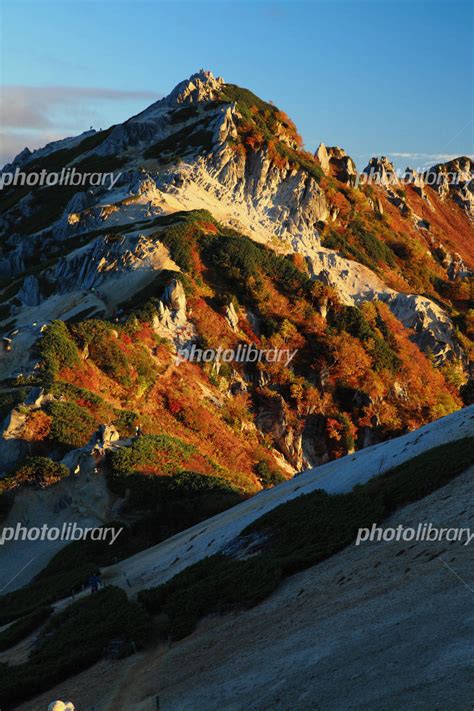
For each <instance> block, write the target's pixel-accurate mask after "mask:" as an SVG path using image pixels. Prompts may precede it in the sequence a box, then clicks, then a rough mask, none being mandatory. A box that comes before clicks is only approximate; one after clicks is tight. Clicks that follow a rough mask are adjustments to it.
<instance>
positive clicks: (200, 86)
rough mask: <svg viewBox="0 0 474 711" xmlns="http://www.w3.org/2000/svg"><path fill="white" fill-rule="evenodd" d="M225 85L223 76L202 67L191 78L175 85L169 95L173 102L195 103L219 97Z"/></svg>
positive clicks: (168, 99)
mask: <svg viewBox="0 0 474 711" xmlns="http://www.w3.org/2000/svg"><path fill="white" fill-rule="evenodd" d="M223 86H224V80H223V79H222V77H217V78H216V77H215V76H214V74H213V73H212V72H211V71H208V70H205V69H200V70H199V71H198V72H196V73H195V74H192V75H191V76H190V77H189V79H184V80H183V81H181V82H180V83H179V84H177V85H176V86H175V88H174V89H173V91H172V92H171V94H169V96H168V97H167V101H168V103H171V104H194V103H198V102H200V101H211V100H213V99H215V98H217V96H218V94H219V91H220V90H221V88H222V87H223Z"/></svg>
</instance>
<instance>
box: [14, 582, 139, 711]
mask: <svg viewBox="0 0 474 711" xmlns="http://www.w3.org/2000/svg"><path fill="white" fill-rule="evenodd" d="M151 631H152V622H151V620H150V618H149V616H148V615H147V613H146V612H145V610H144V609H143V608H142V607H141V606H140V605H138V604H136V603H134V602H131V601H129V600H128V598H127V595H126V594H125V592H124V591H123V590H120V589H118V588H115V587H109V588H105V589H104V590H102V591H100V592H98V593H96V594H94V595H91V596H90V597H88V598H86V599H83V600H79V601H78V602H76V603H74V604H72V605H70V606H69V607H67V608H66V609H65V610H64V611H63V612H60V613H59V614H57V615H54V616H53V617H52V618H51V619H50V621H49V623H48V625H47V626H46V629H45V630H44V634H43V635H42V637H41V639H40V643H39V645H38V646H37V647H36V648H35V649H34V651H33V652H32V653H31V654H30V658H29V659H28V661H27V662H25V663H24V664H19V665H16V666H10V665H6V664H5V665H2V668H1V674H0V703H1V704H2V708H6V709H8V708H13V706H14V705H17V704H18V703H20V702H21V701H24V700H26V699H28V698H31V697H32V696H35V695H36V694H39V693H41V692H43V691H46V690H47V689H50V688H51V687H52V686H54V685H55V684H57V683H59V682H61V681H63V680H64V679H67V678H68V677H70V676H72V675H74V674H77V673H78V672H80V671H81V670H83V669H87V668H88V667H90V666H92V665H93V664H95V663H96V662H97V661H99V660H100V659H101V658H102V657H103V656H104V653H106V651H107V648H108V645H110V643H111V642H113V641H115V640H121V642H122V647H121V649H122V653H123V654H132V653H133V651H134V650H135V649H140V648H141V647H142V646H143V645H144V644H145V643H146V641H147V639H148V638H149V636H150V633H151Z"/></svg>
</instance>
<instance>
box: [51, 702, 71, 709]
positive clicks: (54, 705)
mask: <svg viewBox="0 0 474 711" xmlns="http://www.w3.org/2000/svg"><path fill="white" fill-rule="evenodd" d="M75 708H76V707H75V706H74V704H73V703H72V701H51V703H50V704H49V706H48V711H75Z"/></svg>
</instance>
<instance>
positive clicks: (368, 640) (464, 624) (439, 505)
mask: <svg viewBox="0 0 474 711" xmlns="http://www.w3.org/2000/svg"><path fill="white" fill-rule="evenodd" d="M473 474H474V467H471V468H470V469H469V470H468V471H466V472H465V473H464V474H462V475H461V476H459V477H457V478H456V479H455V480H454V481H452V482H450V483H449V484H448V485H447V486H445V487H443V488H442V489H439V490H438V491H435V492H434V493H433V494H431V495H430V496H428V497H426V498H424V499H422V500H420V501H417V502H415V503H413V504H411V505H409V506H406V507H404V508H403V509H401V510H400V511H397V512H396V513H395V514H393V516H392V517H391V518H390V519H388V520H387V521H386V522H385V524H384V525H385V526H398V525H400V524H402V525H405V526H410V527H413V526H417V525H418V524H419V523H422V522H431V523H432V524H433V525H434V526H436V527H438V528H439V527H453V526H455V527H458V526H461V527H466V526H467V527H469V526H470V527H471V529H472V482H473V478H472V477H473ZM472 545H473V544H471V547H469V546H464V545H463V544H462V543H451V544H446V543H445V542H431V543H430V542H419V543H415V542H412V543H408V544H407V543H405V542H403V541H401V542H399V543H396V542H394V543H387V542H381V543H377V542H373V543H366V544H364V545H363V546H360V547H355V546H349V547H347V548H346V549H345V550H343V551H341V552H340V553H338V554H337V555H335V556H332V557H331V558H330V559H328V560H326V561H323V562H322V563H320V564H319V565H316V566H313V567H312V568H309V569H308V570H306V571H304V572H302V573H299V574H297V575H293V576H291V577H290V578H288V579H287V580H285V581H284V582H283V583H282V584H281V585H280V586H279V588H278V589H277V590H276V591H275V592H274V593H273V594H272V595H271V596H270V597H269V598H267V599H266V600H264V602H262V603H261V604H260V605H258V606H256V607H254V608H252V609H250V610H245V611H240V612H234V613H232V614H228V615H225V616H222V617H221V616H211V617H209V618H207V619H205V620H203V621H201V622H200V623H199V625H198V627H197V629H196V631H195V632H194V633H193V634H192V635H190V636H189V637H186V638H185V639H183V640H181V641H180V642H177V643H173V644H172V645H171V646H169V645H168V644H166V643H157V644H156V646H153V645H152V646H151V647H149V648H147V649H146V650H143V651H141V652H139V653H138V654H136V655H133V656H131V657H128V658H127V659H122V660H117V661H114V662H113V663H111V662H110V660H108V659H104V660H102V661H100V662H99V663H98V664H96V665H95V666H94V667H92V668H91V669H89V670H86V671H84V672H82V673H80V674H78V675H77V676H75V677H73V678H71V679H68V680H66V681H63V682H61V683H60V684H59V685H58V686H57V687H55V688H54V689H51V690H50V691H49V692H46V693H44V694H42V695H40V696H39V697H37V698H35V699H33V700H31V701H29V702H26V703H25V704H22V705H20V706H19V707H18V711H37V710H38V711H41V710H42V709H44V710H46V708H47V705H48V703H49V702H50V701H51V699H53V698H62V699H65V698H67V699H71V700H72V701H73V702H74V704H75V705H76V708H78V709H84V710H88V709H95V711H152V709H156V708H157V705H156V699H157V698H159V702H160V709H162V711H203V710H204V709H205V710H206V711H268V709H272V711H288V710H289V709H291V711H348V710H349V709H350V710H351V711H366V710H370V711H375V709H376V710H377V711H399V710H400V709H410V711H415V710H416V711H428V710H429V711H435V710H436V711H446V709H449V710H450V711H467V710H468V709H470V708H471V706H472V678H473V671H474V667H473V658H472V625H473V617H472V595H473V593H472V591H473V590H474V582H473V581H474V557H473V555H472ZM446 564H447V565H448V566H449V567H446ZM450 568H451V569H450ZM453 571H454V572H453ZM458 576H460V578H461V579H460V578H459V577H458ZM463 581H464V582H463ZM28 646H31V639H30V640H29V643H28ZM27 651H28V649H25V646H22V644H20V645H18V647H17V648H16V649H15V650H13V651H11V652H10V653H9V654H8V656H12V657H13V658H16V659H18V658H19V661H21V660H22V659H23V658H24V656H25V654H26V652H27ZM13 655H15V656H13ZM21 655H23V656H21ZM2 657H3V658H2ZM6 657H7V655H6V654H4V655H0V659H1V661H6Z"/></svg>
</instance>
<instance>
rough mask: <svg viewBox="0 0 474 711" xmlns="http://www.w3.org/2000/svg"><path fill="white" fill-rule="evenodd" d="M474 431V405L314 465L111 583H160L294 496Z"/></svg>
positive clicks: (153, 551) (125, 568) (110, 578)
mask: <svg viewBox="0 0 474 711" xmlns="http://www.w3.org/2000/svg"><path fill="white" fill-rule="evenodd" d="M472 435H474V406H470V407H467V408H465V409H463V410H460V411H458V412H455V413H453V414H452V415H448V416H447V417H444V418H441V419H439V420H437V421H435V422H432V423H430V424H429V425H426V426H425V427H422V428H421V429H419V430H416V431H414V432H410V433H409V434H407V435H404V436H403V437H398V438H397V439H394V440H391V441H389V442H384V443H382V444H378V445H375V446H373V447H368V448H367V449H363V450H361V451H359V452H356V453H354V454H352V455H348V456H347V457H344V458H342V459H338V460H335V461H332V462H328V463H327V464H324V465H323V466H320V467H317V468H315V469H310V470H308V471H307V472H304V473H303V474H301V475H299V476H297V477H296V478H295V479H292V480H290V481H288V482H285V483H284V484H280V485H279V486H277V487H275V488H273V489H268V490H266V491H263V492H261V493H259V494H257V495H256V496H254V497H253V498H252V499H250V500H249V501H245V502H244V503H242V504H239V505H238V506H235V507H234V508H232V509H230V510H228V511H225V512H223V513H222V514H219V515H217V516H214V517H213V518H211V519H208V520H207V521H204V522H202V523H200V524H198V525H197V526H194V527H193V528H190V529H188V530H186V531H183V532H182V533H179V534H178V535H176V536H174V537H173V538H170V539H168V540H166V541H164V542H163V543H161V544H159V545H157V546H154V547H152V548H149V549H147V550H145V551H143V552H141V553H138V554H137V555H135V556H133V557H131V558H129V559H127V560H125V561H122V562H121V563H119V564H117V565H115V566H111V567H110V568H107V569H105V570H104V573H103V575H104V579H105V580H106V581H107V582H108V583H110V584H116V585H123V586H126V587H127V589H128V586H129V585H130V586H131V588H132V589H133V590H135V591H137V590H140V589H143V588H146V587H152V586H155V585H159V584H161V583H163V582H165V581H166V580H168V579H169V578H171V577H173V576H174V575H176V574H177V573H179V572H180V571H181V570H183V569H184V568H186V567H188V566H189V565H192V564H193V563H196V562H197V561H199V560H201V559H202V558H205V557H206V556H209V555H213V554H215V553H217V552H219V551H221V550H222V549H223V548H225V547H226V545H227V544H228V543H229V542H230V541H231V540H232V539H233V538H235V537H236V536H237V535H238V534H239V533H240V532H241V531H242V530H243V529H244V528H245V527H246V526H248V525H249V524H250V523H251V522H252V521H255V520H256V519H257V518H259V517H260V516H262V515H263V514H264V513H266V512H267V511H270V510H271V509H273V508H275V507H276V506H278V505H279V504H282V503H284V502H285V501H288V500H290V499H293V498H295V497H296V496H300V495H301V494H305V493H309V492H310V491H314V490H315V489H324V490H325V491H327V492H329V493H338V492H344V491H350V490H351V489H352V488H353V487H354V486H355V485H356V484H363V483H364V482H366V481H368V480H369V479H371V478H372V477H374V476H377V475H378V474H382V473H384V472H386V471H388V470H389V469H392V468H393V467H395V466H397V465H398V464H402V463H403V462H405V461H407V460H408V459H412V458H413V457H415V456H417V455H418V454H421V453H422V452H425V451H427V450H428V449H432V448H433V447H436V446H439V445H441V444H444V443H446V442H451V441H455V440H457V439H461V438H462V437H467V436H472Z"/></svg>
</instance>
